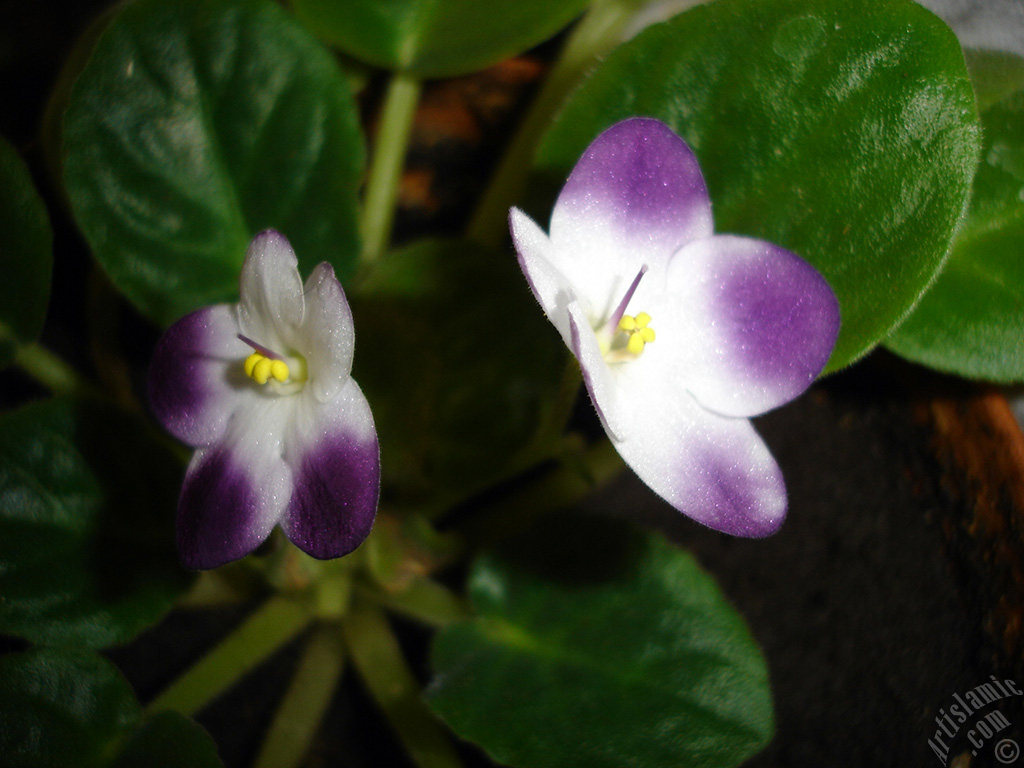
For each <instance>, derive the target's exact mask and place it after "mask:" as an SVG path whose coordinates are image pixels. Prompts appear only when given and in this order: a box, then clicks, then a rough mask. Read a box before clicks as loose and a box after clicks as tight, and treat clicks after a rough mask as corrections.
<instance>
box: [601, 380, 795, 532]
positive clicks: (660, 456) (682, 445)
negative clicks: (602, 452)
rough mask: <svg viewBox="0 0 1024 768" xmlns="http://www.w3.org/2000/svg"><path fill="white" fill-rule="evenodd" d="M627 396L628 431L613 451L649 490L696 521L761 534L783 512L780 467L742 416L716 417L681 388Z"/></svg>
mask: <svg viewBox="0 0 1024 768" xmlns="http://www.w3.org/2000/svg"><path fill="white" fill-rule="evenodd" d="M636 394H637V395H638V397H636V398H635V399H632V400H630V401H629V402H630V403H631V404H633V406H634V411H635V413H634V414H633V424H632V432H631V434H630V435H629V436H628V437H627V439H625V440H623V441H621V442H617V443H615V446H616V448H617V449H618V451H619V454H620V455H621V456H622V458H623V459H624V460H625V462H626V463H627V464H628V465H629V466H630V467H631V468H632V469H633V471H634V472H636V474H637V475H638V476H639V477H640V479H641V480H643V481H644V482H645V483H646V484H647V485H648V486H649V487H650V488H651V490H653V491H654V492H655V493H657V494H658V495H659V496H661V497H662V498H663V499H665V500H666V501H667V502H668V503H669V504H671V505H672V506H673V507H675V508H676V509H678V510H679V511H680V512H683V513H684V514H686V515H688V516H690V517H692V518H693V519H694V520H696V521H697V522H699V523H703V524H704V525H706V526H708V527H710V528H714V529H715V530H718V531H722V532H723V533H728V534H732V535H733V536H746V537H754V538H756V537H762V536H768V535H769V534H772V533H774V532H775V531H776V530H778V528H779V526H780V525H782V521H783V519H784V518H785V516H786V489H785V486H784V484H783V480H782V473H781V471H780V470H779V467H778V465H777V464H776V463H775V459H773V458H772V456H771V453H769V451H768V448H767V447H766V446H765V444H764V442H763V441H762V440H761V438H760V437H759V436H758V434H757V432H755V431H754V428H753V426H752V425H751V424H750V422H749V421H747V420H746V419H731V418H726V417H722V416H717V415H715V414H713V413H711V412H710V411H706V410H704V409H703V408H701V407H700V406H699V405H697V404H696V403H695V402H694V401H693V399H692V398H690V397H687V396H686V395H685V394H680V395H679V396H677V397H675V398H672V399H668V400H665V399H661V400H657V401H652V400H646V399H644V398H642V397H640V395H642V394H643V393H642V392H637V393H636Z"/></svg>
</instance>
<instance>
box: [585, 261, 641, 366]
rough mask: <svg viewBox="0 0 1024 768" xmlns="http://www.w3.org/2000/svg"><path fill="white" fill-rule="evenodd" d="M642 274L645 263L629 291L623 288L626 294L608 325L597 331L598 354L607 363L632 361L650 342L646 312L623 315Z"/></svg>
mask: <svg viewBox="0 0 1024 768" xmlns="http://www.w3.org/2000/svg"><path fill="white" fill-rule="evenodd" d="M645 274H647V265H646V264H645V265H644V266H642V267H640V271H639V272H638V273H637V275H636V277H634V278H633V282H632V283H630V285H629V288H627V289H626V295H625V296H623V297H622V301H620V302H619V305H618V306H617V307H616V308H615V311H614V312H613V313H612V316H611V317H610V318H609V319H608V322H607V323H606V324H605V325H604V326H603V327H602V328H601V329H600V330H599V331H597V338H598V343H600V345H601V352H602V354H603V355H604V359H605V360H606V361H607V362H609V363H621V362H625V361H627V360H633V359H635V358H636V357H638V356H639V355H640V353H641V352H643V351H644V347H645V346H646V345H647V344H650V343H651V342H652V341H654V329H653V328H651V327H650V322H651V316H650V315H649V314H647V313H646V312H639V313H637V314H636V315H627V314H626V307H627V306H629V302H630V300H631V299H632V298H633V294H634V293H636V289H637V286H638V285H640V280H641V279H642V278H643V276H644V275H645Z"/></svg>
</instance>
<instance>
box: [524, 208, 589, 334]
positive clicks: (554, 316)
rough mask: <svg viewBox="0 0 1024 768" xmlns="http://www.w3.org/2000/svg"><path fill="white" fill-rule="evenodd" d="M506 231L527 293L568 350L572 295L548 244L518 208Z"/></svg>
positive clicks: (539, 230)
mask: <svg viewBox="0 0 1024 768" xmlns="http://www.w3.org/2000/svg"><path fill="white" fill-rule="evenodd" d="M509 229H510V230H511V232H512V243H513V244H514V245H515V248H516V253H517V254H518V255H519V267H520V268H521V269H522V270H523V274H524V275H525V276H526V281H527V282H528V283H529V284H530V290H531V291H533V295H534V296H535V297H536V299H537V301H538V302H540V306H541V308H542V309H543V310H544V313H545V314H546V315H547V316H548V320H550V321H551V322H552V324H553V325H554V326H555V328H557V329H558V332H559V333H560V334H561V335H562V340H563V341H564V342H565V344H566V346H568V347H570V348H571V347H572V344H571V342H570V336H569V316H568V313H567V312H566V307H567V305H568V304H569V302H570V301H573V299H574V294H573V290H572V286H571V285H570V284H569V281H568V280H567V279H566V278H565V276H564V275H562V273H561V272H559V271H558V269H557V268H556V267H555V266H554V264H553V262H552V258H553V253H552V248H553V246H552V245H551V241H550V240H549V239H548V236H547V235H546V234H545V233H544V231H543V230H542V229H541V228H540V227H538V226H537V224H536V223H535V222H534V221H533V219H531V218H530V217H529V216H527V215H526V214H525V213H523V212H522V211H520V210H519V209H518V208H513V209H512V210H511V211H509Z"/></svg>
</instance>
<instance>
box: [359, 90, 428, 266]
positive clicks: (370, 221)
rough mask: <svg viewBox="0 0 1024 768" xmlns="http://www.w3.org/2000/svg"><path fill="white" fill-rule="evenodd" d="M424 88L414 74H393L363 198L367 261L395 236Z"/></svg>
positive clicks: (364, 250) (363, 223)
mask: <svg viewBox="0 0 1024 768" xmlns="http://www.w3.org/2000/svg"><path fill="white" fill-rule="evenodd" d="M421 88H422V84H421V83H420V81H419V80H417V79H416V78H414V77H413V76H411V75H409V74H406V73H403V72H396V73H394V74H393V75H392V76H391V82H390V83H389V85H388V90H387V93H386V94H385V96H384V108H383V110H382V112H381V118H380V126H379V128H378V129H377V137H376V143H375V145H374V147H373V160H372V162H371V164H370V174H369V178H368V179H367V182H366V197H365V199H364V200H363V221H362V235H363V253H362V261H363V263H364V264H372V263H373V262H375V261H376V260H377V259H378V258H380V256H381V254H382V253H384V250H385V249H386V248H387V246H388V241H389V239H390V237H391V225H392V223H393V221H394V218H395V208H396V207H397V205H398V184H399V182H400V181H401V178H402V166H403V165H404V163H405V153H406V149H407V148H408V145H409V133H410V131H411V130H412V121H413V117H414V115H415V113H416V104H417V102H418V101H419V97H420V90H421Z"/></svg>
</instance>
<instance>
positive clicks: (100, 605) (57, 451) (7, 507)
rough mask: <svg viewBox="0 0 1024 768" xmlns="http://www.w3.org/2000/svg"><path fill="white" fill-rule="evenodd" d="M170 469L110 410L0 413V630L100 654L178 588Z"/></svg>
mask: <svg viewBox="0 0 1024 768" xmlns="http://www.w3.org/2000/svg"><path fill="white" fill-rule="evenodd" d="M179 482H180V470H179V465H178V463H177V462H176V461H175V459H174V457H173V456H172V455H171V454H170V452H169V451H168V450H166V449H164V448H162V447H161V446H159V445H157V444H155V443H154V442H152V440H151V439H150V438H149V436H148V435H147V434H145V433H144V432H143V429H142V427H141V425H139V424H138V423H136V422H135V421H133V420H132V419H131V418H129V417H128V416H126V415H123V414H121V413H119V412H117V411H113V410H109V409H106V408H101V407H99V406H90V405H86V404H74V403H71V402H69V401H65V400H52V401H48V402H39V403H33V404H31V405H29V406H26V407H25V408H23V409H21V410H19V411H15V412H12V413H6V414H3V415H2V416H0V595H3V600H0V632H3V633H7V634H11V635H19V636H21V637H24V638H27V639H29V640H31V641H33V642H36V643H43V644H50V645H68V646H87V647H92V648H101V647H105V646H108V645H112V644H115V643H120V642H124V641H127V640H129V639H131V638H132V637H133V636H134V635H136V634H137V633H138V632H139V631H141V630H142V629H143V628H144V627H146V626H148V625H149V624H151V623H152V622H154V621H156V619H158V618H159V617H160V616H161V615H162V614H163V613H164V612H165V611H166V610H167V609H168V608H169V607H170V605H171V603H172V602H173V600H174V598H175V597H176V596H177V595H178V594H179V593H180V592H181V591H182V590H183V589H184V588H185V586H186V585H187V580H186V574H185V572H184V571H183V570H182V569H181V567H180V566H179V565H178V563H177V558H176V556H175V553H174V530H173V521H174V504H175V499H176V498H177V492H178V486H179Z"/></svg>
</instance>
